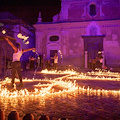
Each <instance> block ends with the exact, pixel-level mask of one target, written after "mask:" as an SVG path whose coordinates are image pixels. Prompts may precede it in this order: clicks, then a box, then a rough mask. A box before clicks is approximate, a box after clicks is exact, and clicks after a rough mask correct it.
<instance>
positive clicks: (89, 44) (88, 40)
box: [82, 35, 105, 69]
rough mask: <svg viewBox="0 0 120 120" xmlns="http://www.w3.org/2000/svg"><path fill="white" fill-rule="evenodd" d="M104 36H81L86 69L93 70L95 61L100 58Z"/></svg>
mask: <svg viewBox="0 0 120 120" xmlns="http://www.w3.org/2000/svg"><path fill="white" fill-rule="evenodd" d="M104 37H105V35H100V36H82V38H83V39H84V52H85V53H86V54H85V64H86V66H87V67H88V68H92V69H95V67H96V61H98V59H100V57H101V56H102V54H101V53H102V52H103V51H104V50H103V38H104Z"/></svg>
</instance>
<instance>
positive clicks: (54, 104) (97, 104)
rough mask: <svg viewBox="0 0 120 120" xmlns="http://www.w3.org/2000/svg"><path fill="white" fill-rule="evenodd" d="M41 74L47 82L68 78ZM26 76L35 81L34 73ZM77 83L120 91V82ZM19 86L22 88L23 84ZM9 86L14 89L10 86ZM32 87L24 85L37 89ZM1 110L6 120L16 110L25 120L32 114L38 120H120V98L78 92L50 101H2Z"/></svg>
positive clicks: (27, 73) (37, 99)
mask: <svg viewBox="0 0 120 120" xmlns="http://www.w3.org/2000/svg"><path fill="white" fill-rule="evenodd" d="M38 73H39V71H38ZM38 73H37V74H36V75H35V79H44V78H47V79H48V80H49V79H50V78H51V79H54V78H57V77H61V76H64V75H48V74H42V73H40V74H38ZM22 74H23V78H29V79H33V76H34V71H23V73H22ZM77 83H78V85H79V86H85V87H87V86H91V87H92V88H96V89H97V88H101V89H103V88H106V89H117V90H119V89H120V81H114V82H113V81H112V82H110V81H109V82H106V81H104V82H103V81H95V80H91V81H88V80H85V81H80V80H78V81H77ZM16 84H17V85H18V84H19V82H16ZM32 84H33V83H32ZM6 86H7V87H8V88H9V89H10V86H9V84H8V85H6ZM30 86H31V84H30V83H29V82H28V83H24V88H28V89H29V88H30V90H32V89H33V88H31V87H30ZM0 109H2V110H4V112H5V115H6V120H7V116H8V114H9V113H10V112H11V111H13V110H15V111H17V112H18V113H19V116H20V119H21V120H22V118H23V116H24V115H25V114H27V113H32V114H33V115H34V118H35V120H38V118H39V117H40V115H43V114H45V115H48V116H49V117H50V120H58V118H61V117H65V118H68V120H120V96H119V97H115V96H107V97H106V96H97V95H91V96H88V95H87V94H86V93H85V94H84V93H79V91H78V92H75V93H71V94H66V95H65V94H64V95H62V94H60V95H56V96H47V97H46V98H44V97H43V98H42V97H38V98H33V99H29V98H28V99H23V98H18V99H16V100H14V102H13V100H11V99H7V100H3V99H2V97H1V98H0Z"/></svg>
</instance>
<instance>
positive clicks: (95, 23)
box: [34, 0, 120, 67]
mask: <svg viewBox="0 0 120 120" xmlns="http://www.w3.org/2000/svg"><path fill="white" fill-rule="evenodd" d="M119 18H120V1H119V0H116V1H111V0H104V1H103V0H84V1H83V0H62V2H61V11H60V13H59V14H57V15H55V16H53V22H50V23H42V22H41V21H38V23H36V24H35V25H34V27H35V29H36V33H35V34H36V48H37V50H38V52H39V54H45V59H49V58H50V50H52V49H55V50H60V51H61V53H62V59H63V61H62V62H63V64H65V65H74V66H82V67H84V66H85V49H84V39H83V38H82V36H105V37H104V39H103V52H104V61H105V64H106V65H107V66H109V67H113V66H116V67H118V66H119V65H120V62H119V61H120V57H119V55H120V35H119V33H120V19H119ZM52 36H54V37H55V36H58V37H59V39H58V40H51V39H50V38H51V37H52ZM94 41H95V40H94ZM94 43H95V42H94ZM96 43H97V41H96ZM59 58H60V55H59Z"/></svg>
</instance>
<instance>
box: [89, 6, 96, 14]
mask: <svg viewBox="0 0 120 120" xmlns="http://www.w3.org/2000/svg"><path fill="white" fill-rule="evenodd" d="M90 15H91V16H95V15H96V5H94V4H91V5H90Z"/></svg>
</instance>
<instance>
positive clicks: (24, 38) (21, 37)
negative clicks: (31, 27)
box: [17, 33, 29, 41]
mask: <svg viewBox="0 0 120 120" xmlns="http://www.w3.org/2000/svg"><path fill="white" fill-rule="evenodd" d="M17 37H18V38H20V39H23V40H24V41H26V40H27V39H28V38H29V37H28V36H24V35H22V34H21V33H19V34H18V35H17Z"/></svg>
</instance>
